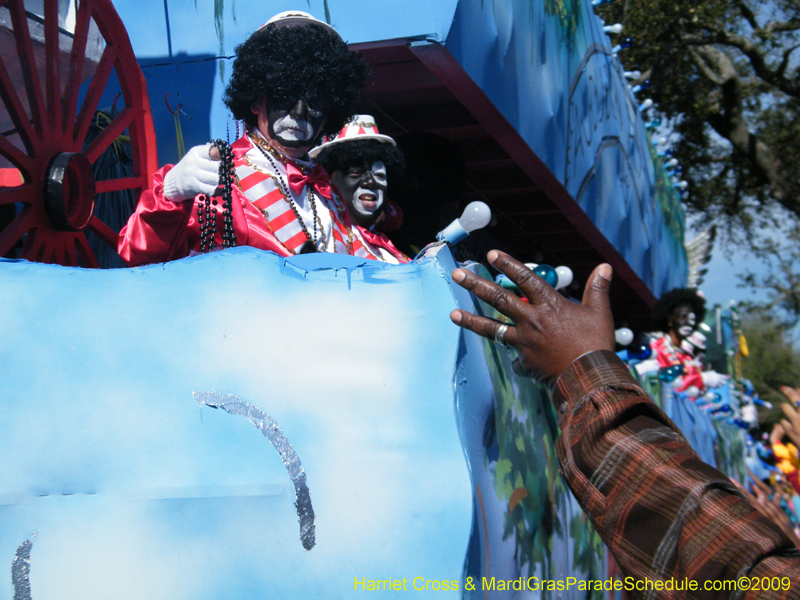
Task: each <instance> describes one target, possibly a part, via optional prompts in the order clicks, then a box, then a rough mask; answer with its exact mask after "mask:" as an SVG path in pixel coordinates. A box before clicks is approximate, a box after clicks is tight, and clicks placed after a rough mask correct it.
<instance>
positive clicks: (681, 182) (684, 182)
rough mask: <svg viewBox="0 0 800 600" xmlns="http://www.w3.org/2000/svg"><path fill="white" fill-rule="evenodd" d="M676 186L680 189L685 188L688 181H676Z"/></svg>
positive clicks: (687, 185)
mask: <svg viewBox="0 0 800 600" xmlns="http://www.w3.org/2000/svg"><path fill="white" fill-rule="evenodd" d="M678 187H679V188H681V189H682V190H685V189H686V188H687V187H689V182H688V181H679V182H678Z"/></svg>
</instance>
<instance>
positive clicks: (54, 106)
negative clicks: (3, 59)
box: [44, 0, 61, 129]
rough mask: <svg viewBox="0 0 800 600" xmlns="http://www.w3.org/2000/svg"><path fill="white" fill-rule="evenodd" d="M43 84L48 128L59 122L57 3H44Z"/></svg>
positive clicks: (59, 72) (54, 126)
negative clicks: (45, 86)
mask: <svg viewBox="0 0 800 600" xmlns="http://www.w3.org/2000/svg"><path fill="white" fill-rule="evenodd" d="M44 53H45V57H46V58H45V76H46V77H45V82H46V84H47V115H48V117H49V118H50V128H51V129H55V128H56V127H57V126H58V124H59V123H60V122H61V50H60V48H59V33H58V2H55V1H51V0H45V3H44Z"/></svg>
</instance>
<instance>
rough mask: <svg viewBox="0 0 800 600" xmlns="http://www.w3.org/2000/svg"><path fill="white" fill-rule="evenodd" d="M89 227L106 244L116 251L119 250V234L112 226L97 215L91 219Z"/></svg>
mask: <svg viewBox="0 0 800 600" xmlns="http://www.w3.org/2000/svg"><path fill="white" fill-rule="evenodd" d="M88 227H89V230H91V231H93V232H94V234H95V235H96V236H97V237H99V238H100V239H101V240H102V242H103V243H104V244H105V245H106V246H108V247H110V248H112V249H113V250H114V252H116V251H117V243H118V242H119V234H118V233H117V232H115V231H114V230H113V229H111V227H109V226H108V225H106V224H105V223H103V222H102V221H101V220H100V219H98V218H97V217H92V220H91V221H89V226H88Z"/></svg>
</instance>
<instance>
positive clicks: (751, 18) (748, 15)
mask: <svg viewBox="0 0 800 600" xmlns="http://www.w3.org/2000/svg"><path fill="white" fill-rule="evenodd" d="M736 6H738V7H739V12H741V13H742V16H743V17H744V19H745V21H747V22H748V23H750V27H752V28H753V29H754V30H758V29H760V28H761V27H760V26H759V24H758V21H756V16H755V15H754V14H753V11H752V10H750V7H749V6H747V4H745V3H744V2H743V1H742V0H737V2H736Z"/></svg>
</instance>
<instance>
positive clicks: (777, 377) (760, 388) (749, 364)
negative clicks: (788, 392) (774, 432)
mask: <svg viewBox="0 0 800 600" xmlns="http://www.w3.org/2000/svg"><path fill="white" fill-rule="evenodd" d="M742 333H744V336H745V339H746V340H747V347H748V350H749V356H746V357H743V359H742V363H741V364H742V375H743V376H744V377H745V378H747V379H749V380H750V381H751V382H752V384H753V387H755V389H756V391H757V392H758V395H759V396H760V397H761V399H762V400H766V401H767V402H771V403H772V404H773V408H772V409H769V410H762V411H761V414H760V420H761V423H762V426H765V428H766V429H771V427H772V425H773V424H774V423H777V422H779V421H780V420H781V419H783V418H784V416H783V413H782V412H781V411H780V408H779V405H780V404H781V403H783V402H785V401H786V397H785V396H784V395H783V393H781V391H780V388H781V386H783V385H788V386H789V387H792V388H796V387H800V351H798V350H797V349H796V348H795V347H794V346H792V344H791V341H790V340H789V339H788V338H787V332H786V327H785V326H783V324H782V323H781V322H780V321H778V320H776V319H774V318H773V317H771V316H770V315H769V314H765V313H763V312H755V313H748V314H747V315H745V317H744V318H743V320H742Z"/></svg>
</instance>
